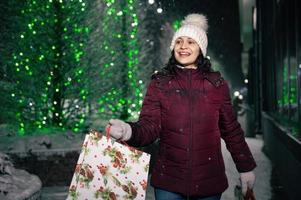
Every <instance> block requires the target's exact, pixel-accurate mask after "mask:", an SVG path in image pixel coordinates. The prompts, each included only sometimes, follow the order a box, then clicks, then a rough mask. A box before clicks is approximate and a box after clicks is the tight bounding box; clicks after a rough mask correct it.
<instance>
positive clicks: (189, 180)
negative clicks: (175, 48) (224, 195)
mask: <svg viewBox="0 0 301 200" xmlns="http://www.w3.org/2000/svg"><path fill="white" fill-rule="evenodd" d="M188 78H189V90H188V91H189V93H188V95H189V97H188V101H189V102H188V103H189V123H190V133H189V146H188V158H189V160H188V173H189V174H188V184H187V187H188V190H187V192H188V196H187V197H188V199H189V196H190V191H189V190H190V188H191V185H190V184H191V182H192V181H191V171H190V168H191V153H190V152H191V146H192V144H191V143H192V139H193V138H192V116H191V115H192V106H191V103H192V98H191V90H192V88H191V87H192V84H191V71H190V70H189V72H188Z"/></svg>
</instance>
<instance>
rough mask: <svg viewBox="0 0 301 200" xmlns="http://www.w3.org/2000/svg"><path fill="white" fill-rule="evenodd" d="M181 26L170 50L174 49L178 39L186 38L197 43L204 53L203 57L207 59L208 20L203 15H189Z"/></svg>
mask: <svg viewBox="0 0 301 200" xmlns="http://www.w3.org/2000/svg"><path fill="white" fill-rule="evenodd" d="M181 25H182V26H181V27H180V28H179V29H178V30H177V32H176V33H175V34H174V36H173V38H172V41H171V45H170V49H171V50H173V49H174V47H175V42H176V39H177V38H178V37H181V36H186V37H190V38H192V39H194V40H195V41H196V43H197V44H198V45H199V47H200V49H201V51H202V54H203V56H204V57H205V56H206V53H207V45H208V39H207V35H206V32H207V29H208V23H207V18H206V17H205V16H204V15H201V14H189V15H187V16H186V17H185V19H184V20H183V21H182V23H181Z"/></svg>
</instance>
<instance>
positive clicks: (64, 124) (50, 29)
mask: <svg viewBox="0 0 301 200" xmlns="http://www.w3.org/2000/svg"><path fill="white" fill-rule="evenodd" d="M85 7H86V4H85V3H84V2H83V1H82V0H79V1H74V2H73V0H70V2H68V3H63V1H62V0H57V1H55V0H49V1H35V0H28V1H27V2H26V8H24V9H23V10H22V12H21V20H22V22H23V23H22V25H23V31H22V32H21V33H20V38H19V40H18V41H17V44H18V51H17V52H15V53H13V65H14V70H15V73H14V77H13V79H14V80H15V83H16V88H15V90H14V91H13V92H12V93H11V97H12V98H13V100H14V102H16V105H17V111H16V119H17V121H18V124H19V135H25V134H29V131H30V130H33V129H35V128H39V129H45V128H47V127H50V126H53V125H54V126H59V127H61V128H63V129H65V128H72V127H73V130H74V131H79V129H80V127H81V126H82V125H83V124H84V119H85V114H84V112H82V111H80V112H78V113H75V114H73V115H72V116H71V115H70V116H69V117H70V118H72V122H70V120H68V119H67V117H66V116H67V115H68V111H67V110H70V108H65V105H63V104H64V102H65V99H64V98H67V97H68V96H66V95H65V94H64V92H68V90H71V91H74V90H76V88H77V87H78V86H80V85H82V84H81V81H82V80H81V77H82V76H83V70H82V69H81V67H80V61H81V56H82V55H83V54H84V53H83V47H84V44H83V42H78V38H80V37H79V36H83V35H85V34H86V33H87V32H88V30H87V29H86V28H85V27H79V26H78V25H77V23H76V16H77V15H83V14H82V13H83V12H85ZM76 9H77V10H76ZM58 12H59V13H58ZM80 12H82V13H80ZM64 13H67V14H68V15H70V13H71V15H70V16H69V17H68V18H67V20H66V21H59V20H63V18H59V17H57V15H59V14H60V15H63V14H64ZM72 14H73V15H72ZM72 17H73V18H72ZM72 20H74V21H75V23H74V21H72ZM60 26H61V27H60ZM71 26H74V27H71ZM54 30H55V31H59V32H60V33H62V38H60V36H58V34H59V33H56V32H54ZM83 38H85V37H83ZM80 40H82V39H80ZM58 44H59V45H58ZM61 44H62V46H60V45H61ZM70 55H73V57H74V58H73V59H72V58H70V57H71V56H70ZM68 58H69V60H68ZM70 66H71V67H70ZM70 68H71V69H72V68H75V70H73V69H72V70H70ZM72 71H75V73H74V74H73V73H72ZM65 73H66V74H68V73H69V75H70V76H68V77H64V76H65ZM72 74H73V75H74V76H73V77H72ZM58 77H59V78H60V79H59V80H57V79H58ZM28 84H29V85H28ZM30 84H33V85H30ZM81 88H82V89H81V90H80V92H79V95H80V99H81V102H79V103H78V104H80V105H81V106H82V107H85V99H86V95H87V90H86V89H83V87H81ZM55 96H56V97H57V98H55V99H54V97H55ZM74 108H76V109H79V105H74ZM55 119H56V120H55Z"/></svg>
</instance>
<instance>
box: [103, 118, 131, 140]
mask: <svg viewBox="0 0 301 200" xmlns="http://www.w3.org/2000/svg"><path fill="white" fill-rule="evenodd" d="M106 130H108V131H109V134H110V135H111V136H112V137H113V138H115V139H116V140H122V141H127V140H129V139H130V138H131V136H132V128H131V126H130V125H129V124H128V123H126V122H124V121H122V120H119V119H110V121H109V123H108V124H107V126H106Z"/></svg>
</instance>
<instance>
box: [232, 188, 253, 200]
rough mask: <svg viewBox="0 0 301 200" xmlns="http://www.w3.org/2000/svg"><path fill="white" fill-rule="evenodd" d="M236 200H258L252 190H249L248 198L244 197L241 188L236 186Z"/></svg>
mask: <svg viewBox="0 0 301 200" xmlns="http://www.w3.org/2000/svg"><path fill="white" fill-rule="evenodd" d="M234 196H235V200H256V199H255V195H254V192H253V190H252V189H250V188H248V189H247V193H246V196H243V194H242V190H241V186H239V185H236V186H235V188H234Z"/></svg>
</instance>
